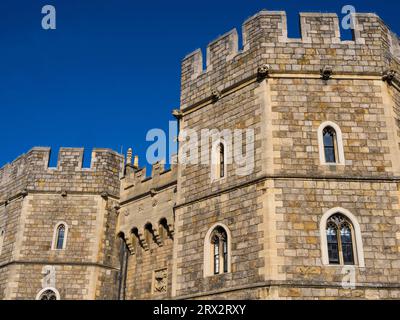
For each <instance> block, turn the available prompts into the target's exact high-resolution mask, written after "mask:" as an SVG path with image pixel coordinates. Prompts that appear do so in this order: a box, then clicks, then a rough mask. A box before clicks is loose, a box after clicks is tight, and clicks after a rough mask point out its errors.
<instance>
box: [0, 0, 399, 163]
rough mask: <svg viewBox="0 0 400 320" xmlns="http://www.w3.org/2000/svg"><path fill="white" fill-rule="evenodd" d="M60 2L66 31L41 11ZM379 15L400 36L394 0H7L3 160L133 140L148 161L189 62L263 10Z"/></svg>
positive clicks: (293, 18) (0, 32)
mask: <svg viewBox="0 0 400 320" xmlns="http://www.w3.org/2000/svg"><path fill="white" fill-rule="evenodd" d="M45 4H51V5H54V6H55V7H56V9H57V30H54V31H45V30H43V29H42V28H41V19H42V16H43V15H42V14H41V8H42V6H43V5H45ZM347 4H350V5H353V6H355V8H356V9H357V11H358V12H376V13H378V14H379V15H380V16H381V17H382V18H383V19H384V20H385V21H386V22H387V24H388V25H389V26H390V27H391V28H392V30H394V31H395V32H397V33H398V34H400V22H399V17H398V13H399V12H400V4H399V2H397V1H393V0H390V1H389V0H380V1H377V0H374V1H371V0H357V1H355V0H348V1H335V0H329V1H322V0H319V1H298V0H251V1H249V0H240V1H237V0H213V1H209V0H204V1H190V0H187V1H177V0H169V1H165V0H163V1H160V0H154V1H135V0H112V1H111V0H62V1H61V0H52V1H50V0H47V1H40V0H24V1H21V0H1V2H0V15H1V17H0V39H1V49H0V64H1V65H0V108H1V113H0V116H1V125H0V137H1V138H0V166H3V165H4V164H5V163H7V162H10V161H12V160H13V159H15V158H16V157H17V156H18V155H20V154H22V153H25V152H26V151H28V150H29V149H30V148H31V147H33V146H50V147H52V149H53V154H52V160H51V162H52V164H53V165H54V164H55V162H56V157H57V153H58V148H59V147H60V146H65V147H85V148H86V150H87V153H86V155H90V150H91V149H92V148H93V147H105V148H112V149H114V150H117V151H120V149H121V146H123V148H124V151H126V149H127V148H128V147H132V148H133V149H134V152H135V153H137V154H139V155H140V157H141V159H142V161H141V162H142V164H143V162H144V157H145V151H146V149H147V147H148V146H149V145H150V143H149V142H146V141H145V137H146V133H147V131H148V130H149V129H151V128H164V129H166V128H168V121H169V120H172V119H173V118H172V116H171V110H172V109H174V108H177V107H178V106H179V85H180V84H179V82H180V79H179V76H180V61H181V59H182V58H183V57H184V56H185V55H186V54H187V53H189V52H191V51H193V50H195V49H197V48H199V47H201V48H202V49H203V50H204V48H205V47H206V45H207V44H208V43H209V42H210V41H211V40H213V39H215V38H216V37H217V36H218V35H220V34H223V33H225V32H226V31H228V30H230V29H231V28H233V27H238V28H240V26H241V24H242V22H243V21H244V20H245V19H246V18H248V17H249V16H251V15H253V14H254V13H256V12H257V11H259V10H261V9H268V10H284V11H287V14H288V20H289V22H288V24H289V29H290V31H289V33H290V35H292V36H296V35H298V33H299V30H298V12H307V11H310V12H314V11H317V12H318V11H322V12H337V13H338V14H340V12H341V8H342V7H343V5H347Z"/></svg>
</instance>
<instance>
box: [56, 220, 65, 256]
mask: <svg viewBox="0 0 400 320" xmlns="http://www.w3.org/2000/svg"><path fill="white" fill-rule="evenodd" d="M56 239H57V240H56V241H57V242H56V249H57V250H62V249H64V241H65V225H63V224H61V225H59V226H58V228H57V238H56Z"/></svg>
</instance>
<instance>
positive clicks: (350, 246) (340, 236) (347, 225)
mask: <svg viewBox="0 0 400 320" xmlns="http://www.w3.org/2000/svg"><path fill="white" fill-rule="evenodd" d="M326 237H327V244H328V256H329V263H330V264H342V265H354V264H355V260H354V249H355V245H354V231H353V226H352V224H351V222H350V221H349V220H348V219H347V218H346V217H344V216H343V215H341V214H335V215H333V216H331V217H330V218H329V219H328V222H327V226H326Z"/></svg>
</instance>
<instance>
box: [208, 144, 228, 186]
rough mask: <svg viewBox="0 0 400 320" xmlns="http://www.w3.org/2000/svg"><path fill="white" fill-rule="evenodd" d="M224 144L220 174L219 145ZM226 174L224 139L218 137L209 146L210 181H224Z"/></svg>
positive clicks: (225, 146)
mask: <svg viewBox="0 0 400 320" xmlns="http://www.w3.org/2000/svg"><path fill="white" fill-rule="evenodd" d="M221 144H222V145H223V146H224V176H223V177H221V176H220V159H219V156H220V153H219V146H220V145H221ZM227 176H228V150H227V144H226V142H225V140H223V139H218V140H217V141H215V142H214V143H213V145H212V148H211V182H217V181H224V180H226V177H227Z"/></svg>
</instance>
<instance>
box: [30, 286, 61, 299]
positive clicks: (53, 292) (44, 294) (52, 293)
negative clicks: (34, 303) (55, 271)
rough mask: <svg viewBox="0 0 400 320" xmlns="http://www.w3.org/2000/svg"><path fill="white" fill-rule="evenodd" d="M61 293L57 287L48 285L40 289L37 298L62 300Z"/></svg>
mask: <svg viewBox="0 0 400 320" xmlns="http://www.w3.org/2000/svg"><path fill="white" fill-rule="evenodd" d="M60 299H61V298H60V293H59V292H58V290H57V289H55V288H52V287H48V288H44V289H42V290H40V292H39V293H38V294H37V296H36V300H44V301H48V300H60Z"/></svg>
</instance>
